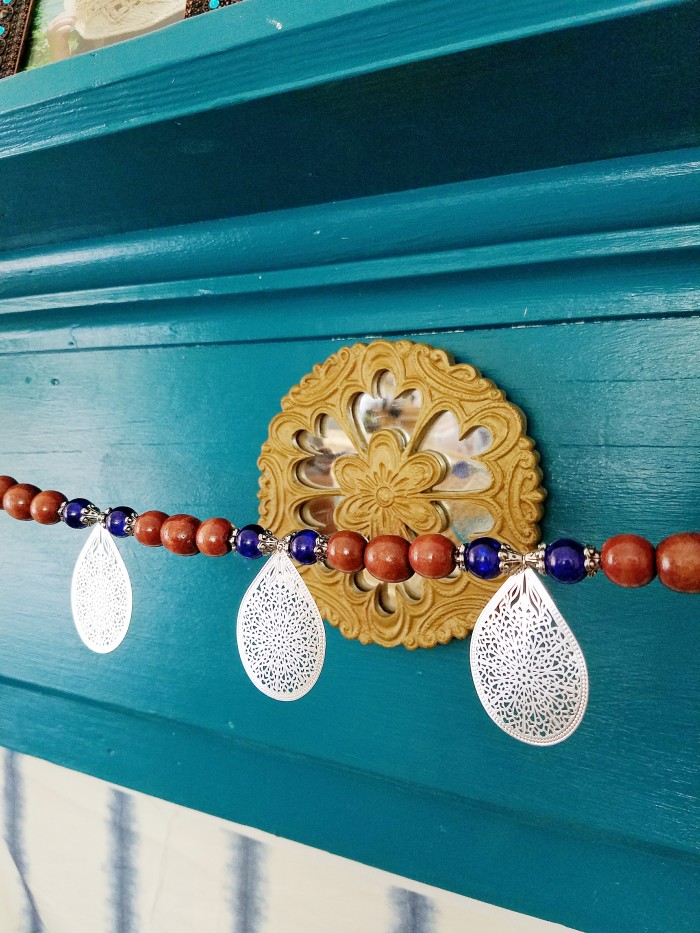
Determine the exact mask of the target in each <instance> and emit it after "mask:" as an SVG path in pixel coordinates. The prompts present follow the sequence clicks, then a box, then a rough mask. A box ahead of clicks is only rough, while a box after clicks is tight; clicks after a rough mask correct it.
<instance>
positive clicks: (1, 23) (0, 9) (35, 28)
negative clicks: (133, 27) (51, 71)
mask: <svg viewBox="0 0 700 933" xmlns="http://www.w3.org/2000/svg"><path fill="white" fill-rule="evenodd" d="M240 2H241V0H181V12H180V13H179V14H178V15H179V18H182V19H186V18H189V17H192V16H198V15H200V14H201V13H208V12H211V11H213V10H217V9H219V8H222V7H225V6H231V5H232V4H233V3H240ZM57 3H58V4H59V6H60V7H61V9H60V10H59V9H58V7H56V4H57ZM149 3H151V5H154V4H153V0H144V6H148V4H149ZM63 6H64V4H63V3H61V2H60V0H0V78H7V77H10V76H11V75H13V74H16V73H17V72H18V71H21V70H23V69H24V68H25V67H28V68H34V67H38V66H39V65H44V64H48V63H49V62H51V61H56V60H60V58H67V57H70V56H72V55H76V54H79V53H80V52H81V51H88V50H89V49H90V50H91V49H92V48H94V47H99V46H100V45H101V44H105V45H107V44H112V42H116V41H123V40H124V39H128V38H131V37H132V36H134V35H141V34H143V33H144V32H150V31H151V28H144V29H142V30H141V29H140V30H139V31H133V32H130V33H128V34H126V35H124V36H122V37H115V36H113V35H112V36H106V37H104V39H103V41H102V43H100V42H96V40H95V37H94V36H89V37H87V38H86V37H83V38H86V41H85V43H84V44H85V45H86V47H85V48H81V45H80V41H79V39H80V37H79V36H78V37H77V38H76V30H75V21H76V20H78V24H77V26H78V29H77V31H78V33H79V32H80V16H79V14H80V9H79V7H80V0H72V2H71V0H68V2H66V3H65V10H64V9H63ZM76 6H77V7H78V9H72V10H71V9H69V7H76ZM108 6H109V3H108V2H106V3H105V7H108ZM120 6H123V5H120ZM54 7H56V9H54ZM57 12H60V13H61V14H62V18H63V19H64V20H65V19H66V17H67V18H68V19H71V18H72V20H73V23H72V26H73V28H72V29H71V27H70V26H69V25H68V24H67V23H63V24H61V27H60V28H58V29H56V30H55V34H54V35H53V36H49V37H48V38H47V36H46V28H45V27H46V23H47V22H49V21H54V20H55V18H56V13H57ZM71 13H72V16H71ZM177 18H178V16H175V19H177ZM44 21H46V22H44ZM170 21H172V17H171V19H170V20H167V21H166V20H164V21H163V25H167V22H170ZM152 28H160V27H159V24H157V23H156V24H154V26H153V27H152ZM69 33H70V38H69ZM90 42H92V44H91V45H90V44H89V43H90ZM61 46H63V48H61ZM57 47H58V49H57Z"/></svg>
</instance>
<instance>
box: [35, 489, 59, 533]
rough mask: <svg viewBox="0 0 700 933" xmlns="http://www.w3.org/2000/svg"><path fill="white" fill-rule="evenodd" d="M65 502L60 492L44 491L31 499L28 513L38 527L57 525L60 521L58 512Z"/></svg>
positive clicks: (53, 490)
mask: <svg viewBox="0 0 700 933" xmlns="http://www.w3.org/2000/svg"><path fill="white" fill-rule="evenodd" d="M65 501H66V497H65V496H64V495H63V493H62V492H56V490H55V489H44V491H43V492H40V493H38V495H36V496H34V498H33V499H32V504H31V505H30V506H29V512H30V514H31V516H32V518H33V519H34V521H35V522H38V523H39V524H40V525H57V524H58V523H59V522H60V521H61V516H60V515H59V514H58V510H59V509H60V508H61V506H62V505H63V503H64V502H65Z"/></svg>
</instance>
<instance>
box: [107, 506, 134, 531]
mask: <svg viewBox="0 0 700 933" xmlns="http://www.w3.org/2000/svg"><path fill="white" fill-rule="evenodd" d="M133 515H136V512H135V511H134V509H132V508H129V506H128V505H118V506H117V507H116V509H110V511H109V512H108V513H107V516H106V518H105V528H106V529H107V531H108V532H109V533H110V534H111V535H114V537H115V538H127V537H128V536H129V530H128V529H129V526H128V524H127V523H128V521H129V519H130V518H131V517H132V516H133Z"/></svg>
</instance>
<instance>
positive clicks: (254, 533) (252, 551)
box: [236, 525, 263, 560]
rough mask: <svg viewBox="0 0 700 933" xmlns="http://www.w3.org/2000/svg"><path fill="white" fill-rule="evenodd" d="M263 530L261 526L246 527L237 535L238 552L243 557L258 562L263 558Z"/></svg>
mask: <svg viewBox="0 0 700 933" xmlns="http://www.w3.org/2000/svg"><path fill="white" fill-rule="evenodd" d="M262 532H263V529H262V527H261V526H260V525H244V527H243V528H241V529H239V531H238V533H237V534H236V550H237V551H238V553H239V554H240V555H241V557H247V558H248V559H249V560H257V559H258V557H262V551H261V550H260V547H259V545H260V535H261V534H262Z"/></svg>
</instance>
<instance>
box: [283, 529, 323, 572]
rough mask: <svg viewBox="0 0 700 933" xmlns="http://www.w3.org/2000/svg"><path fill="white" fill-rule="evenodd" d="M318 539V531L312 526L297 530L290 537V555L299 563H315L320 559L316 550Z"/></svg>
mask: <svg viewBox="0 0 700 933" xmlns="http://www.w3.org/2000/svg"><path fill="white" fill-rule="evenodd" d="M317 541H318V532H317V531H312V530H311V529H310V528H304V530H303V531H295V532H294V534H293V535H292V536H291V538H290V539H289V556H290V557H293V558H294V560H295V561H296V562H297V563H298V564H305V565H308V564H315V563H316V561H317V560H318V557H316V553H315V550H314V549H315V547H316V543H317Z"/></svg>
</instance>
